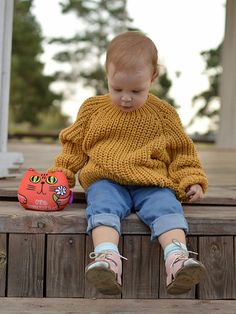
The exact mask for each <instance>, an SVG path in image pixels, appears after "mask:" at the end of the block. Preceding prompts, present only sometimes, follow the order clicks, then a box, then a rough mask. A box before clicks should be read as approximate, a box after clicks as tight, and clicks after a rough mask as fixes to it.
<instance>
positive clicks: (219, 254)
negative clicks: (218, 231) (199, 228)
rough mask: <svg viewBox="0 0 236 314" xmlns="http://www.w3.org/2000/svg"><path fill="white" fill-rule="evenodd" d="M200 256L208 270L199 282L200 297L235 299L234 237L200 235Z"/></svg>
mask: <svg viewBox="0 0 236 314" xmlns="http://www.w3.org/2000/svg"><path fill="white" fill-rule="evenodd" d="M199 258H200V260H201V262H202V263H203V264H204V265H205V267H206V269H207V272H208V276H207V278H206V279H205V280H204V281H203V282H201V283H200V284H199V298H200V299H235V298H236V295H235V288H236V287H235V261H234V238H233V237H231V236H215V237H205V236H204V237H203V236H202V237H199Z"/></svg>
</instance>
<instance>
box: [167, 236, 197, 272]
mask: <svg viewBox="0 0 236 314" xmlns="http://www.w3.org/2000/svg"><path fill="white" fill-rule="evenodd" d="M172 243H174V244H175V245H177V246H178V247H179V248H180V249H181V250H180V251H179V252H176V253H175V254H176V257H175V259H174V260H173V262H172V263H171V265H170V267H173V266H174V264H175V263H177V262H179V261H181V260H186V259H188V256H189V254H194V255H198V253H197V252H193V251H185V250H184V249H183V246H182V245H181V243H180V242H179V240H177V239H173V240H172Z"/></svg>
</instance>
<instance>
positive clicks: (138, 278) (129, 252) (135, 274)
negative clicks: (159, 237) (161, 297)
mask: <svg viewBox="0 0 236 314" xmlns="http://www.w3.org/2000/svg"><path fill="white" fill-rule="evenodd" d="M123 254H124V256H125V257H126V258H127V259H128V260H127V261H124V262H123V292H122V297H123V298H125V299H128V298H137V299H144V298H154V299H155V298H158V290H159V259H160V245H159V244H158V243H157V242H151V241H150V236H135V237H134V236H129V235H125V236H124V250H123Z"/></svg>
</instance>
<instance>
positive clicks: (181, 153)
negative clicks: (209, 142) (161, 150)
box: [165, 108, 208, 200]
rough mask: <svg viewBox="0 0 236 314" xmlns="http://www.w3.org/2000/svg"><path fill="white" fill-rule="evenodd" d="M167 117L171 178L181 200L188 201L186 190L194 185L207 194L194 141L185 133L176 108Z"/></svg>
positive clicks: (206, 184) (205, 179)
mask: <svg viewBox="0 0 236 314" xmlns="http://www.w3.org/2000/svg"><path fill="white" fill-rule="evenodd" d="M170 111H171V112H170V114H168V115H167V116H166V119H165V121H166V123H165V126H166V137H167V143H168V147H167V149H168V151H169V155H170V164H169V167H168V172H169V177H170V178H171V180H172V181H173V183H174V185H175V186H176V189H177V191H178V194H179V195H178V196H179V198H180V199H182V200H184V199H186V189H187V188H188V187H189V186H191V185H193V184H200V185H201V186H202V189H203V192H204V193H205V192H206V190H207V187H208V180H207V178H206V175H205V172H204V170H203V168H202V166H201V162H200V160H199V157H198V154H197V151H196V149H195V146H194V143H193V141H192V140H191V139H190V138H189V136H188V135H187V134H186V133H185V131H184V128H183V126H182V123H181V121H180V118H179V116H178V114H177V112H176V111H175V109H174V108H171V110H170Z"/></svg>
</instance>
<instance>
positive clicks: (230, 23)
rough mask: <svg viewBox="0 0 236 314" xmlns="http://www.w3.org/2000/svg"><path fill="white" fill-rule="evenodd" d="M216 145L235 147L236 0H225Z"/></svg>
mask: <svg viewBox="0 0 236 314" xmlns="http://www.w3.org/2000/svg"><path fill="white" fill-rule="evenodd" d="M222 66H223V74H222V78H221V86H220V97H221V109H220V124H219V132H218V137H217V146H218V147H221V148H236V1H235V0H227V5H226V24H225V38H224V43H223V55H222Z"/></svg>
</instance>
